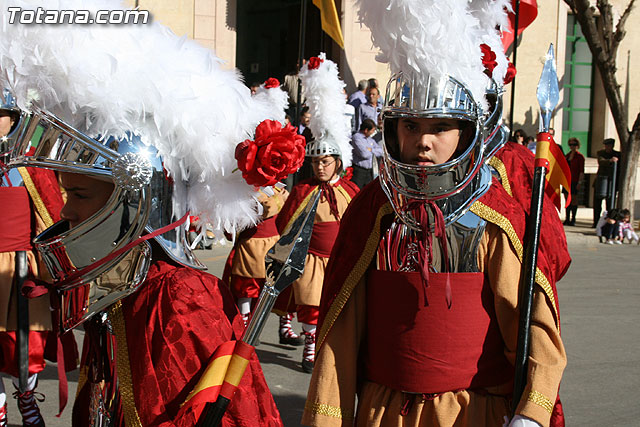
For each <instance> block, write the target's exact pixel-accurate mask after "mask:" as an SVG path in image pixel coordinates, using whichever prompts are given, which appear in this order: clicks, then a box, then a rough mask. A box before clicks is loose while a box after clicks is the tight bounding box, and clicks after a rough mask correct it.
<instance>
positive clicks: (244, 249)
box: [231, 187, 289, 279]
mask: <svg viewBox="0 0 640 427" xmlns="http://www.w3.org/2000/svg"><path fill="white" fill-rule="evenodd" d="M274 191H275V194H274V195H273V196H271V197H269V196H267V195H266V194H264V193H261V197H260V198H259V199H258V201H259V202H260V203H261V204H262V207H263V209H264V211H263V213H262V216H263V218H264V219H268V218H271V217H273V216H275V215H276V214H277V213H278V212H280V209H282V206H283V205H284V202H285V201H286V200H287V197H289V192H288V191H287V190H285V189H279V188H275V187H274ZM279 238H280V236H279V235H278V234H276V235H274V236H271V237H252V238H249V239H242V240H239V241H238V243H237V244H236V251H235V254H234V256H233V263H232V266H231V274H233V275H235V276H241V277H251V278H254V279H264V278H265V277H266V271H265V263H264V257H265V255H266V254H267V252H268V251H269V249H271V248H272V247H273V245H275V244H276V242H277V241H278V239H279Z"/></svg>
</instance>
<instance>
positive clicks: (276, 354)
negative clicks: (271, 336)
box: [256, 342, 302, 371]
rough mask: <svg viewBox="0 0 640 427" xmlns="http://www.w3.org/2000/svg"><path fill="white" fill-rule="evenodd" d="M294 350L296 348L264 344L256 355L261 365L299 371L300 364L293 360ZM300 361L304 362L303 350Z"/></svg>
mask: <svg viewBox="0 0 640 427" xmlns="http://www.w3.org/2000/svg"><path fill="white" fill-rule="evenodd" d="M265 347H270V348H271V349H273V351H270V350H267V349H265ZM300 348H302V347H300ZM292 350H296V347H290V346H284V345H279V344H270V343H265V342H262V343H261V344H260V347H258V348H256V354H257V355H258V359H259V360H260V364H261V365H269V364H271V365H279V366H282V367H283V368H287V369H293V370H296V371H299V370H300V369H301V368H300V362H299V361H298V360H297V359H295V360H294V359H292V358H291V351H292ZM300 359H301V360H302V350H300Z"/></svg>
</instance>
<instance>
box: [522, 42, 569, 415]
mask: <svg viewBox="0 0 640 427" xmlns="http://www.w3.org/2000/svg"><path fill="white" fill-rule="evenodd" d="M554 59H555V58H554V53H553V44H551V45H550V46H549V51H548V52H547V55H546V61H545V64H544V67H543V69H542V75H541V76H540V81H539V82H538V90H537V97H538V103H539V104H540V117H541V120H540V128H541V132H539V133H538V138H537V139H538V143H537V147H536V160H535V171H534V175H533V185H532V189H531V209H530V211H529V219H528V221H527V230H526V236H527V237H528V239H527V241H526V248H525V251H524V259H523V266H522V274H521V276H520V304H519V306H520V322H519V324H518V345H517V349H516V367H515V368H516V370H515V379H514V385H513V406H512V407H513V411H514V413H515V411H516V409H517V407H518V403H519V402H520V399H521V397H522V393H523V392H524V388H525V386H526V384H527V360H528V358H529V345H530V342H529V337H530V327H531V305H532V304H531V303H532V301H533V287H534V284H535V276H536V266H537V263H538V243H539V242H540V223H541V219H542V204H543V200H544V186H545V183H546V180H545V176H546V174H547V171H548V170H549V160H548V158H547V156H548V153H549V150H548V144H549V143H553V144H555V142H553V138H551V135H550V134H549V128H550V125H551V117H552V115H553V111H554V110H555V108H556V106H557V105H558V101H559V99H560V94H559V89H558V74H557V72H556V66H555V62H554Z"/></svg>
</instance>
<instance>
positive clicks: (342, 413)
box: [304, 401, 353, 420]
mask: <svg viewBox="0 0 640 427" xmlns="http://www.w3.org/2000/svg"><path fill="white" fill-rule="evenodd" d="M304 409H305V410H306V411H308V412H311V413H313V414H320V415H324V416H327V417H333V418H341V419H344V420H351V419H352V418H353V411H351V410H350V409H342V408H340V407H337V406H331V405H327V404H325V403H319V402H309V401H307V403H305V405H304Z"/></svg>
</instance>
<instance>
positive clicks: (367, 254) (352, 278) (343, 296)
mask: <svg viewBox="0 0 640 427" xmlns="http://www.w3.org/2000/svg"><path fill="white" fill-rule="evenodd" d="M391 213H393V208H392V207H391V203H389V202H387V203H385V204H384V205H383V206H382V207H381V208H380V210H379V211H378V216H377V217H376V222H375V224H374V226H373V231H372V232H371V234H370V235H369V238H368V239H367V243H366V245H365V247H364V251H363V252H362V255H361V256H360V259H358V262H356V265H355V266H354V268H353V270H351V273H349V275H348V276H347V279H346V280H345V281H344V284H343V285H342V288H341V289H340V292H339V293H338V295H337V296H336V299H335V300H334V301H333V304H331V307H330V308H329V311H328V312H327V316H326V317H325V319H324V322H323V323H322V327H321V328H320V333H319V334H318V343H317V348H320V347H321V346H322V343H323V341H324V339H325V338H326V335H327V333H328V332H329V329H331V327H332V326H333V324H334V322H335V321H336V319H337V318H338V316H339V315H340V312H341V311H342V309H343V308H344V306H345V305H346V304H347V301H348V300H349V297H350V296H351V293H352V292H353V290H354V289H355V287H356V285H357V284H358V282H359V281H360V279H361V278H362V276H363V275H364V273H365V271H367V268H369V264H370V263H371V260H372V259H373V256H374V255H375V253H376V250H377V249H378V243H379V242H380V221H382V217H383V216H385V215H388V214H391Z"/></svg>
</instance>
